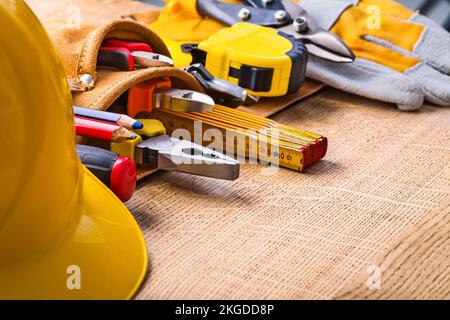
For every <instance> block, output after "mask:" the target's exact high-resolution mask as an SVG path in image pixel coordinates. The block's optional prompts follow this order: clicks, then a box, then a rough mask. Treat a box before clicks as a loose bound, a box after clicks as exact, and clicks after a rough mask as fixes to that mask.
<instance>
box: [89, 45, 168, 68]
mask: <svg viewBox="0 0 450 320" xmlns="http://www.w3.org/2000/svg"><path fill="white" fill-rule="evenodd" d="M97 65H98V66H101V67H110V68H116V69H120V70H123V71H132V70H135V69H141V68H147V67H164V66H172V65H173V61H172V59H171V58H169V57H166V56H164V55H162V54H158V53H154V52H153V49H152V48H151V47H150V46H149V45H148V44H146V43H143V42H130V41H123V40H118V39H106V40H105V41H103V43H102V45H101V47H100V49H99V52H98V57H97Z"/></svg>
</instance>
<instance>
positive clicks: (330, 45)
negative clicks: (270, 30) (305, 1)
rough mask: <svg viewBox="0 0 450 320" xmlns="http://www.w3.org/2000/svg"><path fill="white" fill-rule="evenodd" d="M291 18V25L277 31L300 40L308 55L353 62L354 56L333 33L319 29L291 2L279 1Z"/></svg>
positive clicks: (307, 15) (335, 60) (300, 8)
mask: <svg viewBox="0 0 450 320" xmlns="http://www.w3.org/2000/svg"><path fill="white" fill-rule="evenodd" d="M279 2H280V3H281V4H282V5H283V6H284V8H285V10H286V11H287V12H288V13H289V15H290V16H291V18H292V23H291V24H289V25H287V26H284V27H281V28H280V29H279V30H280V31H282V32H285V33H288V34H291V35H293V36H294V37H296V38H297V39H300V40H302V41H303V42H304V43H305V45H306V47H307V48H308V51H309V53H310V54H312V55H315V56H317V57H320V58H323V59H326V60H330V61H334V62H339V63H345V62H353V61H354V60H355V55H354V53H353V51H352V49H350V48H349V47H348V46H347V45H346V44H345V42H344V41H342V39H341V38H339V37H338V36H337V35H335V34H334V33H332V32H330V31H328V30H325V29H322V28H319V27H318V26H317V24H316V23H315V21H314V19H313V18H312V17H311V16H310V15H309V14H308V12H307V11H306V10H305V9H303V8H302V7H301V5H299V4H297V3H294V2H292V0H279Z"/></svg>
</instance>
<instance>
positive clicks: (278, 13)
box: [197, 0, 355, 63]
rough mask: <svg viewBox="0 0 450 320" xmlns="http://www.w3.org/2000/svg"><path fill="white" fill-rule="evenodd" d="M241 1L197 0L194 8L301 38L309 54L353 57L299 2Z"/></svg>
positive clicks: (336, 59)
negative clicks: (320, 26)
mask: <svg viewBox="0 0 450 320" xmlns="http://www.w3.org/2000/svg"><path fill="white" fill-rule="evenodd" d="M243 3H244V4H243V5H239V4H232V3H228V2H221V1H218V0H197V11H198V12H199V13H200V14H201V15H203V16H208V17H210V18H213V19H215V20H218V21H220V22H222V23H224V24H226V25H229V26H231V25H234V24H235V23H238V22H248V23H253V24H257V25H261V26H265V27H270V28H274V29H277V30H278V31H279V32H282V33H285V34H288V35H291V36H294V37H295V38H296V39H298V40H300V41H302V42H303V43H304V44H305V45H306V47H307V48H308V51H309V53H310V54H312V55H315V56H317V57H320V58H323V59H326V60H330V61H334V62H338V63H347V62H353V61H354V60H355V55H354V53H353V52H352V50H351V49H350V48H349V47H348V46H347V45H346V44H345V43H344V41H342V39H341V38H339V37H338V36H337V35H335V34H334V33H332V32H330V31H328V30H325V29H322V28H319V27H318V26H317V24H316V23H315V22H314V19H312V17H311V16H310V15H309V14H308V12H307V11H306V10H305V9H303V8H302V7H301V6H300V5H299V4H296V3H293V2H292V1H291V0H271V1H263V0H244V1H243Z"/></svg>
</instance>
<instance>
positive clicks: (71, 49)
mask: <svg viewBox="0 0 450 320" xmlns="http://www.w3.org/2000/svg"><path fill="white" fill-rule="evenodd" d="M46 27H47V31H48V32H49V34H50V36H51V38H52V40H53V43H54V45H55V47H56V49H57V51H58V52H59V55H60V56H61V60H62V63H63V65H64V67H65V70H66V73H67V78H68V81H69V83H70V86H71V88H72V94H73V101H74V104H75V105H78V106H83V107H87V108H92V109H97V110H108V109H109V108H110V107H111V106H112V105H113V103H114V102H115V101H116V100H117V99H118V98H119V97H120V96H122V95H123V94H124V93H125V92H127V91H128V90H129V89H130V88H132V87H134V86H135V85H137V84H139V83H142V82H145V81H148V80H152V79H155V78H160V77H165V78H170V80H171V82H172V87H174V88H180V89H192V90H195V91H198V92H204V91H203V88H202V87H201V86H200V84H199V83H198V82H197V80H196V79H195V78H194V77H192V76H191V75H190V74H188V73H187V72H185V71H182V70H180V69H176V68H173V67H151V68H145V69H139V70H135V71H120V70H115V69H97V55H98V50H99V49H100V46H101V44H102V42H103V40H105V39H108V38H119V39H121V40H128V41H137V42H145V43H147V44H149V45H150V46H151V47H152V49H153V51H154V52H155V53H160V54H163V55H166V56H170V54H169V52H168V50H167V48H166V46H165V45H164V43H163V42H162V41H161V39H160V38H159V37H158V36H157V35H156V34H155V33H154V32H152V31H151V30H149V29H148V28H146V27H145V26H144V25H142V24H140V23H137V22H134V21H132V20H128V19H120V20H115V21H112V22H109V23H106V24H102V25H100V26H95V25H81V26H79V27H78V28H70V27H68V26H67V25H65V24H61V23H57V22H52V23H50V24H47V25H46ZM77 142H78V143H82V142H86V141H85V140H84V141H83V140H82V139H80V138H79V137H78V138H77ZM152 171H154V170H145V168H138V177H139V178H142V177H144V176H146V175H148V174H149V173H151V172H152Z"/></svg>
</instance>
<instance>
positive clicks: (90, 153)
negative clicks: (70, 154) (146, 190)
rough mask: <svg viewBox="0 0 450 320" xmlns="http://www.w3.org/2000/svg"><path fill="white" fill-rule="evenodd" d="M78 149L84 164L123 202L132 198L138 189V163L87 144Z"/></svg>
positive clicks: (78, 146)
mask: <svg viewBox="0 0 450 320" xmlns="http://www.w3.org/2000/svg"><path fill="white" fill-rule="evenodd" d="M76 150H77V154H78V157H79V158H80V160H81V162H82V163H83V165H84V166H85V167H86V168H88V169H89V171H91V172H92V173H93V174H94V175H95V176H96V177H97V178H98V179H99V180H100V181H101V182H103V183H104V184H105V185H106V186H107V187H108V188H109V189H111V191H112V192H113V193H114V194H115V195H116V196H117V197H118V198H119V199H120V200H121V201H122V202H126V201H128V200H130V199H131V197H132V196H133V193H134V190H135V189H136V164H135V163H134V161H133V160H132V159H131V158H129V157H124V156H119V155H118V154H117V153H114V152H111V151H109V150H105V149H100V148H96V147H91V146H86V145H77V146H76Z"/></svg>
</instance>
